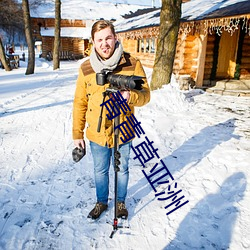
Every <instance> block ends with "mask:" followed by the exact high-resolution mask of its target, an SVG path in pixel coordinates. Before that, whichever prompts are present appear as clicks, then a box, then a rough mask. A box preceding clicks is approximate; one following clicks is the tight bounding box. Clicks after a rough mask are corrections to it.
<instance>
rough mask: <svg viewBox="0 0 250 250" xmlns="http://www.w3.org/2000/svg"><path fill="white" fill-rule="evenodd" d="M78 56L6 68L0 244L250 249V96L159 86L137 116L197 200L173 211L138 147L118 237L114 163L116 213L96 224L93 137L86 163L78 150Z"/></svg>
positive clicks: (0, 76)
mask: <svg viewBox="0 0 250 250" xmlns="http://www.w3.org/2000/svg"><path fill="white" fill-rule="evenodd" d="M79 64H80V62H63V63H62V64H61V69H60V70H57V71H53V70H52V68H51V66H50V65H49V64H48V63H47V62H44V61H42V60H39V59H38V61H37V68H36V74H34V75H30V76H24V72H25V68H24V67H21V68H20V69H18V70H13V71H12V72H10V73H8V72H4V71H0V155H1V157H0V249H4V250H5V249H8V250H9V249H10V250H14V249H15V250H16V249H60V250H61V249H65V250H66V249H67V250H68V249H76V250H78V249H136V250H137V249H157V250H158V249H167V250H169V249H250V239H249V237H248V232H249V231H250V226H249V222H250V211H249V206H248V204H249V202H250V196H249V177H250V170H249V167H250V163H249V159H250V142H249V139H250V99H247V98H237V97H226V96H217V95H210V94H205V93H203V92H200V91H198V90H192V91H188V92H180V91H178V90H177V89H176V87H175V84H174V83H173V84H171V85H168V86H165V87H164V88H163V89H162V90H160V91H159V90H157V91H154V92H152V99H151V102H150V103H149V104H148V105H147V106H145V107H142V108H140V109H138V110H137V113H136V117H137V120H139V121H141V124H142V127H143V129H144V131H145V133H146V135H147V137H148V138H149V139H150V140H153V141H154V146H155V147H157V148H158V154H159V156H160V159H162V160H164V163H165V164H166V166H167V167H168V168H169V170H170V172H171V174H172V175H173V176H174V178H175V181H177V182H178V185H179V186H180V187H181V188H182V192H183V194H184V195H185V198H186V199H188V200H189V203H187V204H186V205H185V206H183V207H181V208H180V209H178V210H176V211H175V212H173V213H172V214H170V215H169V216H167V215H166V212H167V211H166V209H165V208H164V207H165V206H166V205H167V201H159V200H157V198H156V197H155V193H154V191H153V190H152V188H151V187H150V184H149V183H148V181H147V179H146V178H145V176H144V175H143V173H142V171H141V170H142V169H143V168H142V166H141V165H140V163H139V161H138V160H133V157H134V155H133V154H132V155H131V162H130V182H129V189H128V199H127V207H128V210H129V225H130V228H129V229H126V228H124V229H119V230H118V232H117V233H116V235H115V236H114V238H113V239H110V238H109V235H110V232H111V230H112V226H111V225H109V224H108V223H106V222H107V221H108V222H111V223H112V220H113V178H112V177H113V171H111V173H110V174H111V183H110V203H109V209H108V212H107V213H106V214H105V215H104V216H103V217H102V218H101V219H100V220H99V222H95V223H90V222H88V221H87V219H86V216H87V214H88V212H89V211H90V209H92V207H93V205H94V203H95V188H94V180H93V171H92V169H93V164H92V158H91V154H90V150H89V147H88V145H87V155H86V156H85V157H84V158H83V160H82V161H81V162H79V163H77V164H74V163H73V162H72V159H71V151H72V149H73V143H72V140H71V122H72V120H71V110H72V100H73V95H74V89H75V81H76V77H77V73H78V67H79ZM149 74H150V71H149ZM97 119H98V118H97ZM139 142H140V139H136V140H135V142H134V145H137V144H138V143H139ZM156 162H159V159H155V160H152V161H150V162H149V163H147V164H146V168H145V171H149V170H150V168H151V167H152V166H153V165H154V164H155V163H156ZM161 189H162V190H165V189H166V186H164V185H162V186H161Z"/></svg>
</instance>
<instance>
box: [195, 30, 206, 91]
mask: <svg viewBox="0 0 250 250" xmlns="http://www.w3.org/2000/svg"><path fill="white" fill-rule="evenodd" d="M206 50H207V35H206V36H205V35H204V34H200V36H199V54H198V65H197V72H196V78H195V82H196V84H195V85H196V86H197V87H202V85H203V78H204V68H205V60H206Z"/></svg>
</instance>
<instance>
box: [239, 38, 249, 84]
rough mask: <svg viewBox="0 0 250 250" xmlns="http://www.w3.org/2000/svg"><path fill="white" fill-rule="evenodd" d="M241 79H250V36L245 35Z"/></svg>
mask: <svg viewBox="0 0 250 250" xmlns="http://www.w3.org/2000/svg"><path fill="white" fill-rule="evenodd" d="M240 79H250V36H249V35H247V34H246V35H245V37H244V41H243V46H242V58H241V65H240Z"/></svg>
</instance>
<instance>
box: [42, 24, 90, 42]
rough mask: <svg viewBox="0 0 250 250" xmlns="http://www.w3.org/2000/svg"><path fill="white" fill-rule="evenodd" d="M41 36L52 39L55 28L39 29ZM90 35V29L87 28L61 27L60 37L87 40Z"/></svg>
mask: <svg viewBox="0 0 250 250" xmlns="http://www.w3.org/2000/svg"><path fill="white" fill-rule="evenodd" d="M40 32H41V35H42V36H51V37H54V32H55V28H52V27H49V28H46V29H45V28H41V30H40ZM90 35H91V28H89V27H87V28H84V27H61V37H72V38H73V37H75V38H81V39H89V38H90Z"/></svg>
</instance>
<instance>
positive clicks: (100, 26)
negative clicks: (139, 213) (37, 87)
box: [73, 20, 150, 219]
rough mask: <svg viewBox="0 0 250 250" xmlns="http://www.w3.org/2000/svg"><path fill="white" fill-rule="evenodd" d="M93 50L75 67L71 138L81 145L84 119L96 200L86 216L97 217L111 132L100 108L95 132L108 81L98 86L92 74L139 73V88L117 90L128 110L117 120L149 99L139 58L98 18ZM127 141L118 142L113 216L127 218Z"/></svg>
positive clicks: (104, 196)
mask: <svg viewBox="0 0 250 250" xmlns="http://www.w3.org/2000/svg"><path fill="white" fill-rule="evenodd" d="M91 37H92V41H93V50H92V52H91V55H90V59H89V60H87V61H85V62H84V63H83V64H82V65H81V67H80V70H79V75H78V79H77V84H76V91H75V98H74V104H73V140H74V144H75V146H76V147H83V148H84V147H85V142H84V134H83V130H84V128H85V123H86V122H87V124H88V125H87V130H86V137H87V138H88V140H89V141H90V148H91V152H92V155H93V161H94V175H95V185H96V197H97V203H96V205H95V207H94V208H93V209H92V210H91V211H90V213H89V215H88V218H92V219H97V218H98V217H99V216H100V215H101V214H102V212H103V211H105V210H106V209H107V208H108V195H109V168H110V163H111V161H112V160H113V156H112V155H113V152H114V136H113V135H114V134H113V125H112V120H109V119H108V118H106V114H108V111H107V110H106V109H105V108H104V113H103V117H105V119H103V120H102V123H101V129H100V132H99V133H98V132H97V127H98V121H99V119H98V118H99V115H100V110H101V107H100V105H101V104H102V102H103V92H105V90H106V89H107V88H108V87H109V84H105V85H103V86H100V85H98V84H97V82H96V73H100V72H101V71H102V70H103V69H106V70H110V71H112V74H121V75H128V76H130V75H137V76H142V77H144V78H143V81H144V83H143V85H142V90H135V89H132V90H127V89H125V90H121V94H122V97H123V98H124V99H126V100H127V104H128V105H129V107H130V109H131V111H128V112H127V113H126V115H125V114H123V113H121V115H120V122H121V123H122V122H123V121H125V120H127V118H126V116H128V117H129V116H130V115H131V114H133V113H134V106H143V105H145V104H146V103H148V102H149V100H150V90H149V87H148V84H147V81H146V77H145V72H144V70H143V68H142V65H141V63H140V61H138V60H136V59H134V58H133V57H131V56H130V55H129V54H128V53H125V52H124V51H123V48H122V45H121V44H120V42H118V41H117V37H116V34H115V30H114V26H113V24H112V23H111V22H109V21H105V20H100V21H97V22H96V23H94V25H93V27H92V30H91ZM130 148H131V141H129V142H126V143H124V144H122V141H121V140H120V142H119V152H120V153H121V158H120V162H121V164H120V165H119V168H120V171H119V172H118V183H117V185H118V194H117V201H118V202H117V207H118V209H117V217H118V218H120V217H125V218H126V217H127V216H128V211H127V209H126V206H125V198H126V195H127V186H128V177H129V171H128V161H129V153H130Z"/></svg>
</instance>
